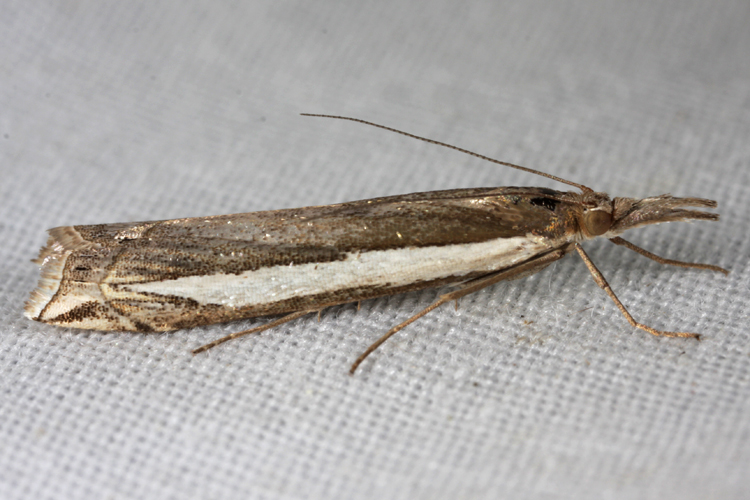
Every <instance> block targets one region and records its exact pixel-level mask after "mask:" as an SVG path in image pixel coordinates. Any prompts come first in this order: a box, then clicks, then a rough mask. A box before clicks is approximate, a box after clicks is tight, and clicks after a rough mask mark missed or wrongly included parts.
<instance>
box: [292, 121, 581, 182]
mask: <svg viewBox="0 0 750 500" xmlns="http://www.w3.org/2000/svg"><path fill="white" fill-rule="evenodd" d="M300 114H301V115H302V116H314V117H318V118H335V119H337V120H349V121H351V122H357V123H364V124H365V125H371V126H373V127H377V128H382V129H383V130H389V131H391V132H396V133H397V134H401V135H405V136H406V137H411V138H412V139H419V140H420V141H424V142H429V143H430V144H437V145H438V146H443V147H446V148H449V149H455V150H456V151H460V152H462V153H466V154H467V155H470V156H474V157H476V158H481V159H482V160H487V161H489V162H492V163H497V164H498V165H503V166H505V167H511V168H515V169H517V170H522V171H524V172H529V173H531V174H536V175H541V176H542V177H547V178H548V179H552V180H555V181H557V182H562V183H563V184H568V185H569V186H574V187H577V188H578V189H580V190H581V191H583V192H584V193H593V192H594V190H593V189H591V188H590V187H587V186H584V185H583V184H578V183H576V182H572V181H568V180H565V179H562V178H560V177H557V176H555V175H551V174H546V173H544V172H540V171H539V170H534V169H533V168H528V167H522V166H520V165H515V164H513V163H508V162H505V161H500V160H496V159H494V158H490V157H489V156H484V155H480V154H479V153H474V152H473V151H469V150H468V149H463V148H459V147H456V146H451V145H450V144H446V143H444V142H440V141H435V140H433V139H427V138H426V137H420V136H418V135H414V134H410V133H408V132H403V131H401V130H398V129H395V128H391V127H386V126H385V125H378V124H377V123H372V122H368V121H366V120H360V119H359V118H349V117H348V116H336V115H318V114H312V113H300Z"/></svg>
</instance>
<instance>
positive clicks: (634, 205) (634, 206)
mask: <svg viewBox="0 0 750 500" xmlns="http://www.w3.org/2000/svg"><path fill="white" fill-rule="evenodd" d="M716 206H717V203H716V202H715V201H713V200H706V199H703V198H675V197H674V196H671V195H668V194H663V195H660V196H654V197H651V198H644V199H642V200H639V199H637V198H615V199H614V200H613V201H612V207H613V211H612V222H611V226H610V229H609V231H608V232H607V235H606V237H607V238H613V237H615V236H618V235H620V234H622V233H623V232H625V231H627V230H628V229H633V228H636V227H641V226H645V225H648V224H660V223H662V222H675V221H691V220H719V214H712V213H710V212H702V211H700V210H685V207H701V208H716Z"/></svg>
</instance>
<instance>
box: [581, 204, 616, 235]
mask: <svg viewBox="0 0 750 500" xmlns="http://www.w3.org/2000/svg"><path fill="white" fill-rule="evenodd" d="M583 225H584V229H585V230H586V232H587V233H588V234H589V235H591V236H601V235H602V234H604V233H606V232H607V231H609V228H610V227H611V226H612V214H610V213H607V212H605V211H603V210H592V211H589V212H586V213H585V214H584V215H583Z"/></svg>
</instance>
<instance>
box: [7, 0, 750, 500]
mask: <svg viewBox="0 0 750 500" xmlns="http://www.w3.org/2000/svg"><path fill="white" fill-rule="evenodd" d="M748 26H750V3H748V2H747V0H734V1H730V0H726V1H721V0H720V1H716V0H710V1H708V0H706V1H682V0H680V1H677V0H674V1H662V2H621V1H613V0H612V1H610V0H607V1H594V0H591V1H589V0H574V1H566V2H552V1H538V0H532V1H524V2H511V1H497V0H477V1H471V0H469V1H451V0H436V1H433V2H416V1H404V0H377V1H363V2H342V1H336V0H325V1H320V2H306V1H301V0H290V1H278V0H254V1H251V2H242V1H236V2H230V1H218V2H217V1H208V0H202V1H200V0H199V1H194V2H177V1H173V2H116V1H93V0H81V1H76V2H72V1H66V2H59V1H34V2H28V1H21V0H5V1H4V2H3V3H2V6H0V65H1V69H2V78H0V102H2V112H0V240H1V241H2V242H3V244H2V245H0V443H2V445H1V446H0V450H1V451H0V498H3V499H26V498H34V499H61V498H63V499H77V500H80V499H103V498H106V499H132V498H158V499H193V498H195V499H209V498H211V499H213V498H222V499H355V500H356V499H409V500H414V499H429V500H439V499H501V498H523V499H577V500H580V499H672V498H674V499H708V498H716V499H740V498H748V492H750V475H748V471H750V333H749V328H748V324H749V323H750V314H749V312H748V307H747V304H748V295H749V294H750V287H749V286H748V283H750V269H748V257H749V256H750V237H749V236H748V235H750V217H748V215H747V214H748V199H750V140H748V138H750V56H749V54H750V29H748ZM305 112H306V113H328V114H339V115H347V116H353V117H357V118H362V119H367V120H371V121H375V122H378V123H382V124H384V125H389V126H392V127H397V128H399V129H402V130H406V131H409V132H412V133H415V134H419V135H422V136H427V137H430V138H433V139H436V140H440V141H445V142H449V143H451V144H455V145H457V146H460V147H464V148H467V149H470V150H474V151H477V152H479V153H482V154H485V155H488V156H492V157H495V158H498V159H501V160H505V161H510V162H514V163H518V164H522V165H526V166H528V167H531V168H537V169H540V170H543V171H545V172H549V173H551V174H554V175H558V176H561V177H564V178H567V179H571V180H573V181H576V182H580V183H583V184H586V185H588V186H592V187H593V188H594V189H596V190H598V191H605V192H608V193H609V194H610V195H611V196H630V197H646V196H653V195H658V194H662V193H672V194H673V195H675V196H699V197H704V198H710V199H714V200H718V201H719V209H718V212H719V213H721V220H720V221H719V222H697V223H693V224H685V223H674V224H666V225H659V226H651V227H648V228H644V229H640V230H637V231H633V232H632V233H628V234H626V237H627V238H628V239H629V240H631V241H632V242H634V243H635V244H637V245H641V246H643V247H644V248H646V249H648V250H650V251H652V252H655V253H657V254H659V255H662V256H665V257H667V258H671V259H679V260H685V261H693V262H706V263H711V264H716V265H720V266H723V267H725V268H727V269H730V270H731V274H730V275H729V276H726V277H725V276H723V275H722V274H719V273H712V272H708V271H696V270H685V269H678V268H674V267H668V266H663V265H659V264H657V263H656V262H653V261H651V260H648V259H646V258H644V257H642V256H639V255H637V254H635V253H634V252H631V251H629V250H627V249H625V248H623V247H619V246H615V245H612V244H611V243H609V242H607V241H592V242H589V243H587V244H586V249H587V251H588V252H589V254H590V255H591V257H592V259H593V260H594V261H595V262H596V263H597V265H598V266H599V268H600V269H601V271H602V272H603V273H604V275H605V276H606V277H607V278H608V280H609V282H610V284H611V285H612V287H613V289H614V291H615V292H616V293H617V294H619V297H620V299H621V300H622V301H623V302H624V303H625V304H626V306H627V307H628V308H629V309H630V311H631V312H632V314H633V315H634V316H635V318H636V319H637V320H639V321H642V322H644V323H646V324H649V325H652V326H654V327H656V328H664V329H672V330H680V331H695V332H700V333H702V334H704V339H703V340H702V341H701V342H696V341H694V340H684V339H668V338H656V337H653V336H652V335H649V334H648V333H646V332H643V331H640V330H636V329H634V328H632V327H631V326H630V325H628V323H627V322H626V321H625V319H624V318H623V317H622V316H621V314H620V313H619V312H618V311H617V309H616V308H615V306H614V305H613V304H612V302H611V301H610V299H609V298H608V297H607V296H606V295H605V294H604V293H603V292H602V290H601V289H599V288H598V287H597V286H596V284H595V283H594V281H593V280H592V278H591V276H590V274H589V272H588V271H587V269H586V267H585V266H584V265H583V263H582V262H581V260H580V258H579V257H578V256H577V255H571V256H568V257H566V258H565V259H563V260H561V261H560V262H557V263H556V264H554V265H553V266H551V267H549V268H548V269H546V270H544V271H543V272H541V273H538V274H536V275H534V276H532V277H530V278H526V279H523V280H518V281H513V282H509V283H505V284H500V285H496V286H493V287H491V288H488V289H485V290H482V291H480V292H478V293H476V294H474V295H471V296H469V297H466V298H464V299H462V300H461V301H460V303H459V305H458V309H457V310H456V309H455V308H454V306H453V304H451V305H447V306H443V307H442V308H440V309H438V310H436V311H433V312H432V313H430V314H429V315H427V316H426V317H424V318H423V319H421V320H420V321H419V322H417V323H415V324H413V325H411V326H409V327H408V328H406V329H404V330H403V331H402V332H400V333H398V334H397V335H396V336H395V337H394V338H392V339H391V340H389V341H388V342H387V343H386V344H385V345H383V346H382V347H381V348H380V349H379V350H378V351H377V352H376V353H375V354H374V355H372V356H371V357H370V358H369V359H368V360H367V361H366V362H365V363H364V364H363V365H362V367H361V368H360V371H359V372H358V373H357V374H356V375H354V376H350V375H349V374H348V368H349V365H350V364H351V362H352V361H353V360H354V359H355V358H356V357H357V356H358V355H359V354H360V353H362V352H363V351H364V349H366V348H367V346H368V345H370V344H371V343H372V342H374V341H375V340H376V339H377V338H378V337H379V336H380V335H381V334H383V333H384V332H385V331H387V330H388V329H389V328H390V327H391V326H393V325H395V324H397V323H399V322H401V321H404V320H405V319H407V318H408V317H409V316H411V315H413V314H415V313H417V312H418V311H420V310H421V309H422V308H424V307H426V306H427V305H429V304H430V303H431V302H432V301H433V300H435V298H436V297H437V295H438V294H439V293H441V291H440V290H427V291H424V292H420V293H411V294H405V295H399V296H393V297H385V298H382V299H377V300H370V301H366V302H363V303H362V304H361V308H360V309H359V310H358V309H357V306H356V304H352V305H346V306H340V307H333V308H330V309H328V310H325V311H324V312H323V313H322V315H321V317H320V321H318V320H317V319H316V318H315V316H314V315H311V316H309V317H305V318H302V319H299V320H296V321H294V322H293V323H289V324H287V325H284V326H282V327H279V328H276V329H273V330H270V331H267V332H264V333H262V334H261V335H257V336H254V337H245V338H243V339H241V340H237V341H234V342H230V343H228V344H225V345H222V346H220V347H218V348H216V349H214V350H213V351H210V352H208V353H205V354H201V355H198V356H193V355H192V354H191V352H190V351H191V349H192V348H195V347H198V346H200V345H202V344H204V343H206V342H208V341H210V340H213V339H216V338H218V337H220V336H223V335H225V334H228V333H231V332H236V331H240V330H243V329H246V328H250V327H252V326H256V325H259V324H262V322H263V321H265V319H263V318H259V319H249V320H246V321H240V322H236V323H232V324H221V325H211V326H207V327H200V328H193V329H189V330H181V331H177V332H174V333H168V334H137V333H136V334H134V333H123V332H93V331H81V330H73V329H66V328H59V327H54V326H50V325H45V324H42V323H37V322H33V321H30V320H28V319H26V318H25V317H23V305H24V302H25V300H26V298H27V297H28V295H29V293H30V292H31V290H33V288H34V287H35V286H36V282H37V279H38V272H37V270H36V266H35V265H34V264H32V263H30V262H29V260H30V259H32V258H34V257H36V255H37V252H38V249H39V247H40V246H42V244H44V243H45V241H46V234H45V230H46V229H48V228H50V227H55V226H61V225H73V224H94V223H108V222H127V221H138V220H156V219H171V218H178V217H191V216H203V215H213V214H221V213H235V212H250V211H256V210H271V209H276V208H287V207H295V206H307V205H324V204H329V203H336V202H342V201H350V200H356V199H364V198H370V197H377V196H385V195H395V194H403V193H409V192H416V191H429V190H435V189H449V188H456V187H473V186H544V187H552V188H556V189H562V190H566V189H568V187H566V186H564V185H561V184H559V183H556V182H554V181H552V180H549V179H544V178H540V177H538V176H534V175H531V174H528V173H523V172H519V171H514V170H511V169H508V168H505V167H501V166H498V165H493V164H490V163H486V162H482V161H480V160H478V159H476V158H471V157H469V156H466V155H462V154H460V153H458V152H455V151H450V150H447V149H445V148H440V147H438V146H434V145H430V144H425V143H422V142H419V141H414V140H411V139H407V138H405V137H402V136H398V135H396V134H392V133H389V132H386V131H383V130H378V129H374V128H371V127H366V126H364V125H360V124H355V123H351V122H343V121H334V120H324V119H320V118H308V117H302V116H300V115H299V114H300V113H305Z"/></svg>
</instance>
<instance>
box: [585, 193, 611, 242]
mask: <svg viewBox="0 0 750 500" xmlns="http://www.w3.org/2000/svg"><path fill="white" fill-rule="evenodd" d="M579 203H580V205H581V206H582V207H583V210H582V212H581V213H580V215H579V216H578V224H579V226H580V228H581V231H582V232H583V234H584V236H585V237H586V238H594V237H596V236H601V235H603V234H605V233H606V232H607V231H609V230H610V228H611V227H612V222H613V221H614V217H613V211H614V204H613V203H612V200H610V199H609V196H607V195H606V194H605V193H594V192H591V193H584V194H583V195H582V196H581V199H580V202H579Z"/></svg>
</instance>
